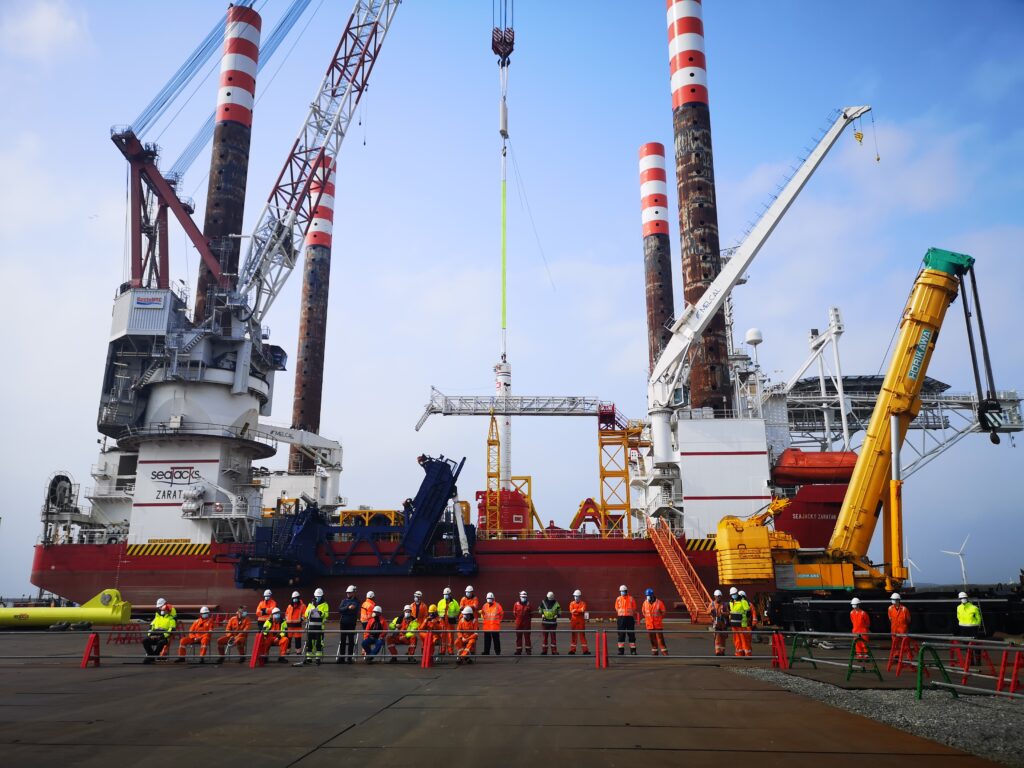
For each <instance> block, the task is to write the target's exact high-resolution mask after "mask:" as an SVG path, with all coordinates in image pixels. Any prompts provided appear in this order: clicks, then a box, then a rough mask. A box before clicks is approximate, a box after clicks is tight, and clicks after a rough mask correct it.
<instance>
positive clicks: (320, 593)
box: [313, 587, 324, 597]
mask: <svg viewBox="0 0 1024 768" xmlns="http://www.w3.org/2000/svg"><path fill="white" fill-rule="evenodd" d="M323 596H324V591H323V590H322V589H320V587H317V588H316V589H314V590H313V597H323Z"/></svg>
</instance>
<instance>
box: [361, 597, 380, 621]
mask: <svg viewBox="0 0 1024 768" xmlns="http://www.w3.org/2000/svg"><path fill="white" fill-rule="evenodd" d="M376 607H377V604H376V603H375V602H374V601H373V600H371V599H370V598H366V599H365V600H363V604H362V605H361V606H359V620H360V621H361V622H363V624H365V623H366V622H368V621H369V620H370V619H371V618H372V617H373V609H374V608H376Z"/></svg>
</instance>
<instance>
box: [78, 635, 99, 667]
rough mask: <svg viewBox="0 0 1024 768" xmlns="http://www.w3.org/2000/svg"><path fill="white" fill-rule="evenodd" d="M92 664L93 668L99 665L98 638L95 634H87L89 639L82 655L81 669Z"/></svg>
mask: <svg viewBox="0 0 1024 768" xmlns="http://www.w3.org/2000/svg"><path fill="white" fill-rule="evenodd" d="M90 662H91V663H92V665H93V666H94V667H98V666H99V665H100V636H99V635H98V634H97V633H95V632H91V633H89V639H88V640H87V641H86V642H85V653H83V654H82V669H85V668H86V667H88V666H89V663H90Z"/></svg>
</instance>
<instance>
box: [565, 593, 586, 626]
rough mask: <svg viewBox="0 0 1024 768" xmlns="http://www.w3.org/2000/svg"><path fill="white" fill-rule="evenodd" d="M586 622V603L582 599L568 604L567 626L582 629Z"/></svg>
mask: <svg viewBox="0 0 1024 768" xmlns="http://www.w3.org/2000/svg"><path fill="white" fill-rule="evenodd" d="M586 622H587V601H586V600H583V599H582V598H581V599H579V600H572V601H571V602H570V603H569V626H570V627H572V628H573V629H583V627H584V626H585V625H586Z"/></svg>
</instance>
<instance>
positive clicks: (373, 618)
mask: <svg viewBox="0 0 1024 768" xmlns="http://www.w3.org/2000/svg"><path fill="white" fill-rule="evenodd" d="M385 629H386V627H385V626H384V609H383V608H381V607H380V606H379V605H375V606H373V608H372V609H370V617H369V618H368V619H367V621H366V627H365V628H364V631H363V642H362V643H360V646H361V647H362V649H363V653H364V654H366V663H367V664H373V658H374V657H375V656H376V655H377V654H378V653H380V652H381V649H382V648H384V630H385Z"/></svg>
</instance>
